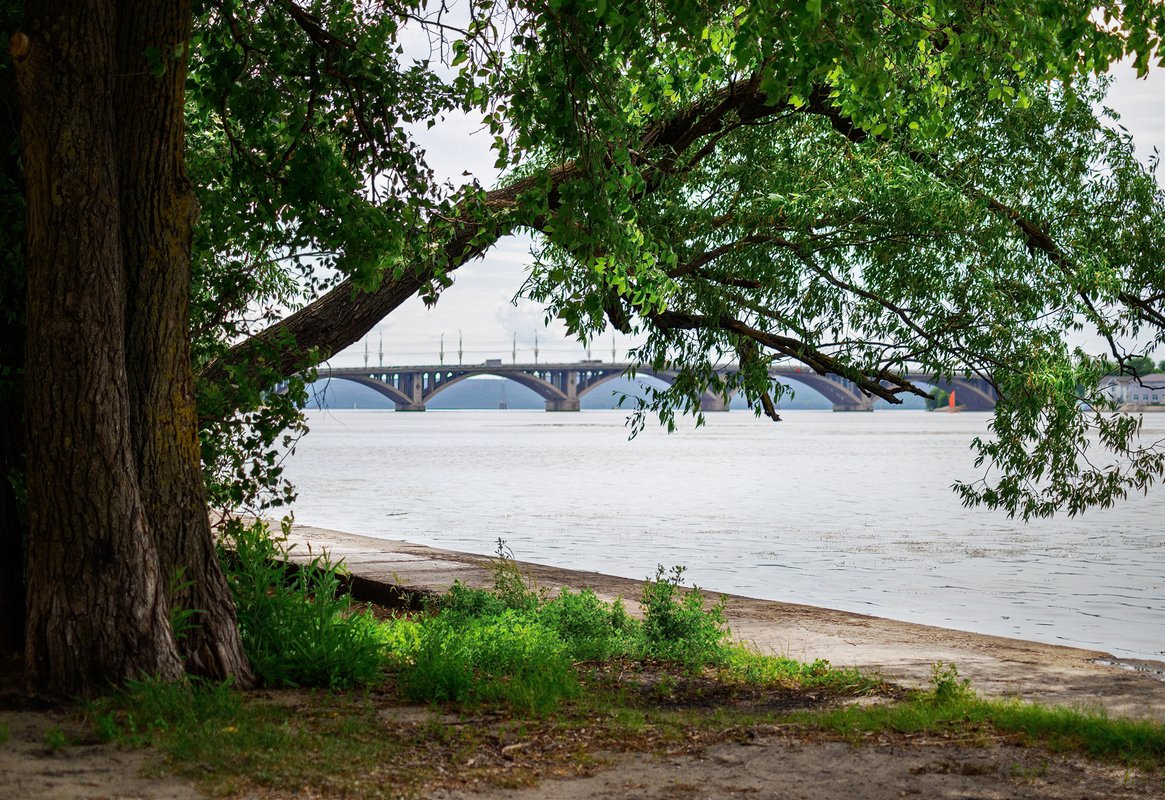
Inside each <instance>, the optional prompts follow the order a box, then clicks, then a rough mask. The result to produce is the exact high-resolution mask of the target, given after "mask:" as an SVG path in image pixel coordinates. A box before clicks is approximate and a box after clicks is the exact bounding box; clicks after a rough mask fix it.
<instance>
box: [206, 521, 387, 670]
mask: <svg viewBox="0 0 1165 800" xmlns="http://www.w3.org/2000/svg"><path fill="white" fill-rule="evenodd" d="M285 540H286V536H284V537H282V538H280V539H275V538H273V537H272V536H271V535H270V532H269V531H268V529H267V527H266V526H265V525H264V524H262V523H256V524H253V525H250V526H244V525H242V524H234V525H232V526H231V527H230V528H229V530H228V535H227V538H226V540H225V544H226V546H227V547H228V548H229V551H228V552H226V553H224V558H223V561H224V564H225V569H226V573H227V581H228V583H229V584H230V587H231V591H232V592H233V594H234V598H235V605H236V607H237V609H238V616H239V630H240V632H241V633H242V637H243V648H244V650H245V651H246V653H247V657H248V658H249V659H250V660H251V665H252V667H253V668H254V669H255V673H256V674H257V675H258V677H259V678H260V679H261V680H262V681H263V682H264V683H266V684H268V685H274V686H326V687H330V688H335V687H339V686H347V685H351V684H355V683H368V682H371V681H373V680H375V679H376V678H377V677H378V676H379V674H380V670H381V665H382V661H383V645H382V643H381V636H380V632H379V631H378V626H377V623H376V621H375V619H373V617H372V616H371V614H369V613H367V612H362V611H354V610H353V609H352V604H351V598H350V597H349V596H348V595H345V594H341V593H340V588H341V572H340V567H339V566H338V565H336V564H332V563H331V562H329V561H328V559H327V558H326V556H316V557H315V558H313V559H312V560H311V561H310V562H309V563H307V564H303V565H293V564H291V563H289V562H288V561H287V549H286V547H285V546H284V544H283V542H284V541H285Z"/></svg>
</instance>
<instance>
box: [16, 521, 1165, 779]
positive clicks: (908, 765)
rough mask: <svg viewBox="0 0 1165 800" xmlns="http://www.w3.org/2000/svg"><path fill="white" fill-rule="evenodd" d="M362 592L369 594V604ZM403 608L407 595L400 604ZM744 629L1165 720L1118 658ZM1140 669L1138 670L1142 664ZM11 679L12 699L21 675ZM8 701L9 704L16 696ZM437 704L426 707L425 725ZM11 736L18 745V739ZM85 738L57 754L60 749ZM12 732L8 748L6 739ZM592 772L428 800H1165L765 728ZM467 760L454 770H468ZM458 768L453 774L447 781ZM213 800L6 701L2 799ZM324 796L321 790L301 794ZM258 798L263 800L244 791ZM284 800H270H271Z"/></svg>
mask: <svg viewBox="0 0 1165 800" xmlns="http://www.w3.org/2000/svg"><path fill="white" fill-rule="evenodd" d="M297 536H298V539H297V541H298V544H299V545H300V552H301V553H304V552H311V551H312V550H313V549H314V552H319V549H320V548H321V547H326V548H328V549H329V550H330V551H331V552H332V554H333V557H335V558H343V559H345V560H346V561H347V563H348V565H349V567H350V569H351V571H352V574H353V578H354V584H355V585H354V586H353V591H354V592H355V591H356V589H358V588H359V589H362V590H363V591H364V592H367V593H368V594H367V596H366V597H363V598H362V599H366V600H371V601H374V602H385V601H384V600H382V599H381V598H380V596H379V594H378V593H380V594H385V597H388V594H391V592H390V591H389V590H390V589H392V591H397V590H396V588H394V587H399V586H404V587H406V588H407V589H409V590H415V591H443V590H444V589H446V588H448V586H449V585H450V584H451V583H452V581H453V579H454V578H459V579H461V580H467V581H468V582H469V583H471V584H482V585H483V584H486V583H488V580H489V572H488V561H487V560H486V559H483V558H480V557H477V556H469V555H466V554H462V553H451V552H447V551H438V550H433V549H430V548H424V547H421V546H419V545H412V544H409V543H404V542H384V541H379V540H368V539H364V538H363V537H356V536H351V535H349V534H341V533H337V532H335V531H323V530H320V529H311V528H298V529H297ZM524 569H527V570H528V574H530V575H532V576H533V577H534V578H535V579H536V580H538V581H539V582H540V584H541V585H542V586H546V587H550V588H554V587H557V586H564V585H566V586H574V587H580V586H590V587H593V588H595V589H596V591H598V592H599V593H600V594H601V595H603V596H608V597H613V596H623V597H629V598H633V597H636V596H637V595H638V593H639V590H640V584H639V582H637V581H628V580H624V579H621V578H612V577H610V576H603V575H596V574H592V573H579V572H573V571H570V570H562V569H554V568H550V567H537V566H534V565H524ZM358 596H360V595H358ZM389 599H391V598H389ZM729 617H730V624H731V627H732V630H733V633H734V635H735V636H736V637H737V638H739V639H741V640H743V641H746V642H750V643H752V644H753V645H755V646H756V647H757V649H759V650H762V651H764V652H777V653H784V654H787V655H790V656H793V657H795V658H801V659H807V660H812V659H815V658H826V659H828V660H830V661H831V662H832V663H834V664H835V665H838V666H858V667H861V668H863V669H865V670H868V671H871V672H873V673H876V674H880V675H882V676H884V677H886V678H887V679H889V680H892V681H894V682H896V683H900V684H904V685H924V684H925V683H926V682H927V678H928V676H929V672H930V668H931V665H932V664H934V663H935V662H936V661H945V662H954V663H957V664H958V666H959V672H960V674H961V675H963V676H965V677H968V678H970V679H971V681H972V686H973V687H974V688H975V689H976V690H978V691H980V692H983V693H985V694H988V695H993V696H1013V697H1021V698H1024V699H1029V700H1039V701H1042V702H1046V703H1053V704H1063V705H1070V706H1078V707H1086V708H1094V709H1102V710H1105V711H1107V712H1108V713H1110V714H1113V715H1114V716H1127V717H1133V718H1141V719H1148V720H1153V721H1156V722H1158V723H1162V722H1165V681H1162V680H1161V677H1162V676H1163V675H1165V664H1158V663H1155V662H1152V663H1146V664H1143V665H1123V666H1124V667H1125V668H1124V669H1120V668H1118V667H1117V666H1115V665H1114V664H1113V661H1114V660H1113V659H1112V657H1111V656H1109V655H1108V654H1105V653H1099V652H1092V651H1085V650H1077V649H1074V648H1066V647H1054V646H1051V645H1044V644H1037V643H1033V642H1023V641H1018V640H1012V639H1001V638H998V637H990V636H980V635H977V634H970V633H964V632H959V631H950V630H945V629H941V628H933V627H927V626H921V625H912V624H908V623H901V622H894V621H890V620H881V619H877V618H874V617H866V616H862V615H857V614H847V613H843V612H837V611H830V610H828V609H819V608H811V607H808V606H798V605H791V604H785V603H773V602H767V601H759V600H751V599H748V598H732V600H731V602H730V605H729ZM1130 666H1133V667H1136V668H1135V669H1130V668H1129V667H1130ZM3 672H4V670H3V669H0V696H3V695H4V694H5V692H4V689H6V688H7V689H9V692H8V697H9V699H10V701H11V699H12V698H13V696H14V693H12V692H11V688H12V686H15V685H16V684H15V683H14V682H13V681H12V680H10V679H11V678H12V676H11V675H10V674H9V675H4V674H3ZM0 699H2V698H0ZM427 713H428V712H427V711H426V710H425V709H420V708H418V709H416V715H417V716H418V717H424V716H425V715H426V714H427ZM5 729H6V730H7V737H5V736H4V731H5ZM60 736H64V737H65V738H66V739H68V740H70V744H68V745H67V746H64V747H58V748H55V749H54V748H52V747H50V746H49V742H50V740H52V739H54V738H55V739H57V740H58V741H59V739H60ZM5 738H6V739H7V741H4V740H5ZM600 761H601V763H600V764H599V765H598V766H596V767H595V768H594V769H592V770H591V771H590V772H589V774H586V775H582V776H579V775H565V773H564V776H563V777H555V776H554V774H553V772H552V773H551V774H550V776H548V777H545V778H544V779H543V780H542V781H541V782H540V783H539V784H538V785H537V786H535V787H533V788H528V789H519V790H509V789H499V788H496V787H491V786H484V785H480V784H477V785H475V784H473V783H472V782H467V781H466V780H464V779H459V778H458V777H456V775H454V776H453V777H451V778H450V779H448V780H446V781H445V785H444V786H442V787H438V788H434V789H433V790H431V791H430V792H429V793H428V794H427V795H426V796H427V797H431V798H434V800H438V799H440V800H471V799H473V800H500V799H501V798H506V799H507V800H508V799H511V798H512V800H525V799H526V798H531V799H532V798H547V799H548V800H573V799H575V798H578V799H579V800H581V799H582V798H598V799H599V800H604V799H613V798H644V799H645V800H646V799H648V798H650V799H653V800H654V799H655V798H660V800H662V799H663V798H678V799H679V800H687V799H688V798H691V799H693V800H695V799H697V798H731V797H748V798H755V800H777V799H778V798H779V799H780V800H892V799H893V800H899V799H900V798H915V797H917V798H924V799H926V800H929V798H949V799H952V800H953V799H954V798H960V799H965V800H970V799H971V798H976V799H979V798H982V799H983V800H995V799H998V800H1012V799H1013V798H1015V799H1018V798H1057V799H1060V798H1065V799H1068V798H1071V800H1108V798H1125V797H1128V798H1138V799H1140V798H1144V799H1145V800H1154V799H1157V798H1159V799H1160V800H1165V765H1162V768H1161V769H1158V770H1156V772H1155V774H1145V773H1138V772H1136V771H1131V770H1125V769H1124V768H1121V767H1116V766H1112V765H1108V764H1103V763H1099V762H1096V761H1091V760H1088V759H1085V758H1082V757H1078V756H1065V755H1054V754H1049V753H1047V752H1045V751H1042V750H1038V749H1030V748H1022V747H1018V746H1015V745H1014V744H1010V743H1007V742H1003V741H998V742H986V743H984V742H973V743H971V742H943V741H938V740H927V739H920V738H910V737H904V736H874V737H870V739H869V740H868V741H866V742H864V743H863V744H861V745H857V746H855V745H851V744H848V743H843V742H835V741H821V740H820V739H817V738H815V739H813V740H805V739H799V738H797V737H796V736H794V735H792V734H791V733H790V732H789V731H788V730H785V729H781V728H774V729H772V730H764V729H761V730H759V731H757V735H756V736H754V737H753V738H752V739H751V740H748V741H745V742H739V741H733V742H720V743H716V744H711V745H708V746H706V747H703V748H697V749H695V750H688V751H685V752H678V753H673V754H664V755H661V754H657V753H643V752H634V753H610V754H606V755H604V757H603V758H602V759H601V760H600ZM452 766H453V771H455V770H456V769H457V767H456V765H452ZM447 774H448V773H447ZM200 796H201V795H200V794H199V792H198V791H197V789H196V787H195V786H194V785H192V784H191V783H189V782H186V781H183V780H179V779H177V778H174V777H172V776H167V774H166V773H165V771H164V768H163V765H162V763H161V760H160V758H159V757H158V756H157V755H156V754H152V753H151V752H150V751H148V750H130V749H124V748H119V747H117V746H115V745H109V744H100V743H97V742H96V741H95V740H93V739H92V736H91V734H89V733H87V732H86V731H85V729H84V727H83V726H82V725H81V723H80V722H79V721H77V720H76V718H75V717H74V716H71V715H70V714H68V713H66V712H65V711H63V710H59V709H57V710H54V709H46V708H35V707H21V706H20V705H19V703H17V704H15V705H14V704H13V703H12V702H8V703H4V702H0V800H66V798H67V799H68V800H81V799H82V798H83V799H84V800H97V798H102V799H103V800H114V799H117V800H128V799H129V798H134V799H135V800H187V798H197V797H200ZM288 796H295V797H310V796H311V795H309V794H296V795H288ZM243 797H248V795H243ZM269 797H272V795H267V794H265V795H264V797H263V800H267V798H269Z"/></svg>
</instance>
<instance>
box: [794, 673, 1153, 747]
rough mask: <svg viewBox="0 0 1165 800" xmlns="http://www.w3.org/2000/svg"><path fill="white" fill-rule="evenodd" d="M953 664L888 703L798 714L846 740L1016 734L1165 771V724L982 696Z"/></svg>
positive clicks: (1027, 739) (1042, 743) (1028, 741)
mask: <svg viewBox="0 0 1165 800" xmlns="http://www.w3.org/2000/svg"><path fill="white" fill-rule="evenodd" d="M957 677H958V673H957V672H956V671H955V668H954V666H953V665H942V664H938V665H936V667H935V674H934V686H933V688H932V690H931V691H929V692H916V693H914V694H912V695H911V696H910V697H909V698H907V699H906V700H905V701H903V702H899V703H894V704H889V705H873V706H863V707H859V706H846V707H842V708H836V709H831V710H828V711H824V712H811V713H807V714H800V715H797V716H796V717H795V718H796V719H797V720H798V721H801V722H804V723H807V724H809V725H812V726H814V727H817V728H821V729H824V730H830V731H834V732H837V733H840V734H842V735H844V736H852V737H856V736H859V735H860V734H862V733H866V732H880V731H891V732H897V733H904V734H920V733H924V734H932V735H937V736H944V737H949V736H956V735H957V736H959V737H964V738H971V739H974V738H976V737H981V738H984V739H986V738H990V737H992V736H1000V735H1003V736H1012V737H1016V739H1017V740H1018V741H1021V742H1023V743H1025V744H1029V745H1039V746H1041V747H1043V748H1046V749H1047V750H1050V751H1052V752H1076V753H1084V754H1087V755H1089V756H1092V757H1094V758H1100V759H1104V760H1108V761H1116V762H1120V763H1122V764H1125V765H1129V766H1137V767H1142V768H1145V769H1155V770H1162V769H1165V726H1162V725H1160V724H1157V723H1154V722H1149V721H1141V720H1128V719H1110V718H1109V717H1108V716H1107V715H1105V714H1103V713H1098V712H1090V711H1082V710H1079V709H1071V708H1063V707H1053V706H1045V705H1040V704H1037V703H1026V702H1021V701H1018V700H993V699H986V698H983V697H980V696H979V695H977V694H976V693H975V692H974V691H972V689H971V688H970V686H969V684H968V683H967V682H966V681H959V680H957Z"/></svg>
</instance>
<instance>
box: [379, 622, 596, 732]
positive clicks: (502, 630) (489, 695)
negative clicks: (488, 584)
mask: <svg viewBox="0 0 1165 800" xmlns="http://www.w3.org/2000/svg"><path fill="white" fill-rule="evenodd" d="M391 627H392V628H393V629H394V631H393V632H391V633H389V634H388V640H389V641H390V642H391V643H392V645H393V646H394V649H395V653H396V657H397V658H398V663H400V664H401V665H402V668H401V674H400V686H401V689H402V690H403V691H404V693H405V695H406V696H407V697H409V698H410V699H412V700H429V701H434V700H435V701H450V702H455V703H462V704H476V703H482V702H486V703H491V702H492V703H504V704H506V705H508V706H510V707H512V708H515V709H519V710H522V711H528V712H533V713H545V712H547V711H549V710H551V709H553V708H555V707H556V706H557V704H558V703H559V702H560V701H561V700H563V699H565V698H568V697H571V696H573V695H574V694H575V693H576V692H577V691H578V680H577V678H576V677H575V675H574V672H573V670H572V668H571V666H572V665H571V660H570V656H569V652H568V648H567V646H566V644H565V643H564V642H563V641H562V639H561V638H559V636H558V635H557V634H556V633H555V632H554V631H553V630H551V629H550V628H547V627H545V626H543V625H540V624H539V623H538V622H537V621H535V620H534V619H533V618H532V617H531V616H530V615H528V614H524V613H522V612H519V611H515V610H513V609H507V610H505V611H503V612H502V613H500V614H497V615H495V616H489V617H471V616H464V615H452V616H449V617H445V616H437V617H431V618H428V619H425V620H424V621H423V622H420V623H416V622H410V621H401V622H398V623H394V624H393V625H392V626H391Z"/></svg>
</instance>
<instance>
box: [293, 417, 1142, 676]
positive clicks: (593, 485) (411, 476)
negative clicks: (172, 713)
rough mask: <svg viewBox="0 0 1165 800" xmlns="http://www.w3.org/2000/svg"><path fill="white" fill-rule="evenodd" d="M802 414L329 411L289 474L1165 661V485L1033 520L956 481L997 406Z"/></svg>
mask: <svg viewBox="0 0 1165 800" xmlns="http://www.w3.org/2000/svg"><path fill="white" fill-rule="evenodd" d="M784 417H785V421H784V422H782V423H780V424H773V423H769V422H766V421H762V420H758V419H756V418H754V417H752V416H751V415H750V414H748V413H747V412H744V413H742V412H731V413H727V414H712V415H709V417H708V424H707V425H706V426H705V427H703V428H701V429H698V430H696V429H685V430H681V431H678V432H676V433H673V434H671V435H668V434H666V433H665V432H664V431H662V430H660V429H658V428H648V429H647V430H645V431H644V432H643V433H642V434H640V436H638V437H637V438H635V439H634V440H632V441H628V438H627V429H626V428H625V426H624V422H625V415H624V414H623V413H622V412H618V411H592V412H582V413H578V414H548V413H545V412H538V411H534V412H521V411H506V412H498V411H429V412H426V413H424V414H398V413H394V412H391V411H356V410H351V411H332V412H314V413H312V414H311V415H310V424H311V433H310V434H309V435H308V436H307V437H305V438H304V439H303V440H302V441H301V442H300V444H299V446H298V448H297V452H296V454H295V455H294V456H293V457H291V458H290V459H288V464H287V472H288V474H289V476H290V477H291V479H292V481H293V482H294V483H295V484H296V485H297V487H298V489H299V500H298V502H297V504H296V506H295V513H296V520H297V521H298V522H302V523H306V524H309V525H318V526H321V527H328V528H334V529H338V530H345V531H350V532H353V533H359V534H363V535H366V536H374V537H381V538H386V539H405V540H408V541H412V542H418V543H422V544H429V545H435V546H439V547H445V548H450V549H455V550H464V551H469V552H476V553H490V552H493V550H494V543H495V540H496V539H497V538H498V537H501V538H503V539H505V540H506V543H507V544H508V545H509V546H510V547H511V548H512V549H513V551H514V553H515V554H516V555H517V557H518V558H520V559H523V560H527V561H535V562H540V563H545V564H553V565H556V566H562V567H570V568H575V569H585V570H595V571H599V572H606V573H610V574H615V575H624V576H627V577H633V578H642V577H645V576H647V575H649V574H652V573H654V570H655V566H656V564H658V563H663V564H665V565H672V564H683V565H686V566H687V570H688V571H687V574H686V577H687V578H689V579H690V580H692V581H694V582H695V583H697V584H699V585H700V586H703V587H707V588H710V589H714V590H718V591H725V592H733V593H736V594H743V595H749V596H752V597H761V598H768V599H774V600H787V601H792V602H798V603H807V604H810V605H817V606H825V607H829V608H839V609H845V610H850V611H858V612H863V613H868V614H874V615H877V616H883V617H890V618H894V619H902V620H910V621H914V622H923V623H928V624H933V625H942V626H946V627H951V628H960V629H963V630H971V631H978V632H982V633H992V634H999V635H1003V636H1014V637H1019V638H1024V639H1034V640H1038V641H1044V642H1051V643H1055V644H1069V645H1075V646H1081V647H1089V648H1096V649H1100V650H1107V651H1109V652H1111V653H1113V654H1115V655H1118V656H1121V657H1135V658H1150V659H1159V660H1165V489H1161V488H1160V487H1158V488H1157V489H1156V490H1154V492H1152V493H1151V494H1150V495H1148V496H1147V497H1146V496H1141V497H1136V498H1132V499H1130V500H1129V501H1126V502H1125V503H1123V504H1120V505H1118V507H1117V508H1115V509H1110V510H1104V511H1096V512H1089V513H1088V514H1086V515H1084V516H1083V517H1081V518H1076V519H1070V518H1068V517H1058V518H1055V519H1052V520H1039V521H1035V522H1030V523H1026V524H1025V523H1022V522H1019V521H1016V520H1010V519H1008V518H1007V517H1006V515H1004V514H1001V513H998V512H993V511H987V510H983V509H965V508H963V507H962V506H961V505H960V503H959V500H958V498H957V497H956V496H955V495H954V493H953V492H951V491H950V489H949V487H950V485H951V483H952V482H954V481H955V480H956V479H960V478H962V479H967V478H970V477H972V476H973V475H974V470H973V465H972V457H971V454H970V451H969V450H968V445H969V443H970V440H971V438H972V436H974V435H976V434H978V433H982V432H984V431H985V428H986V424H987V421H988V416H987V415H984V414H969V413H965V414H927V413H925V412H910V411H895V412H888V411H883V412H875V413H872V414H834V413H830V412H796V411H792V412H784ZM1162 417H1165V415H1158V416H1155V417H1149V418H1148V421H1147V422H1146V426H1145V435H1146V436H1147V437H1151V438H1153V439H1159V438H1162V437H1165V419H1163V418H1162Z"/></svg>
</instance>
